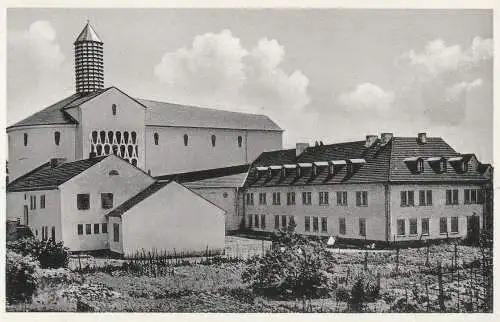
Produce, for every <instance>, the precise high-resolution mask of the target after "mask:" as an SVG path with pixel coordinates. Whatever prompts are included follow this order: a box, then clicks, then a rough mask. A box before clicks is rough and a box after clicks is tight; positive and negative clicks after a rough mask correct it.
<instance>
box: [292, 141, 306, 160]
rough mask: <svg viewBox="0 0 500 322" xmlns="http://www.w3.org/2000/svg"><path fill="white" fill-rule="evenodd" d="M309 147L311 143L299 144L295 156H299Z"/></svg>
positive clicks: (296, 146)
mask: <svg viewBox="0 0 500 322" xmlns="http://www.w3.org/2000/svg"><path fill="white" fill-rule="evenodd" d="M308 147H309V143H297V144H296V145H295V156H297V157H298V156H299V155H301V154H302V152H304V151H305V150H306V149H307V148H308Z"/></svg>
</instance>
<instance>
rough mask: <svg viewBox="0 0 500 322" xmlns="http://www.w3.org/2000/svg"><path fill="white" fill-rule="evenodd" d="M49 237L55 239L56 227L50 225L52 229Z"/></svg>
mask: <svg viewBox="0 0 500 322" xmlns="http://www.w3.org/2000/svg"><path fill="white" fill-rule="evenodd" d="M50 239H52V240H56V227H54V226H52V229H51V230H50Z"/></svg>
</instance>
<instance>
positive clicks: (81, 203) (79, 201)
mask: <svg viewBox="0 0 500 322" xmlns="http://www.w3.org/2000/svg"><path fill="white" fill-rule="evenodd" d="M76 207H77V209H78V210H87V209H89V208H90V195H89V194H88V193H79V194H77V195H76Z"/></svg>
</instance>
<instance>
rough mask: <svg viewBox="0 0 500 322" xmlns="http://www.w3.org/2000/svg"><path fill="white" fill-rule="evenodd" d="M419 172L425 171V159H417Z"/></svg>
mask: <svg viewBox="0 0 500 322" xmlns="http://www.w3.org/2000/svg"><path fill="white" fill-rule="evenodd" d="M417 172H418V173H423V172H424V160H422V159H418V160H417Z"/></svg>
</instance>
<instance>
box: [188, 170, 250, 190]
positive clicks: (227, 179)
mask: <svg viewBox="0 0 500 322" xmlns="http://www.w3.org/2000/svg"><path fill="white" fill-rule="evenodd" d="M246 177H247V171H245V172H243V173H239V174H233V175H229V176H223V177H217V178H211V179H204V180H199V181H191V182H185V183H183V185H184V186H186V187H188V188H237V187H242V186H243V183H244V182H245V178H246Z"/></svg>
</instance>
